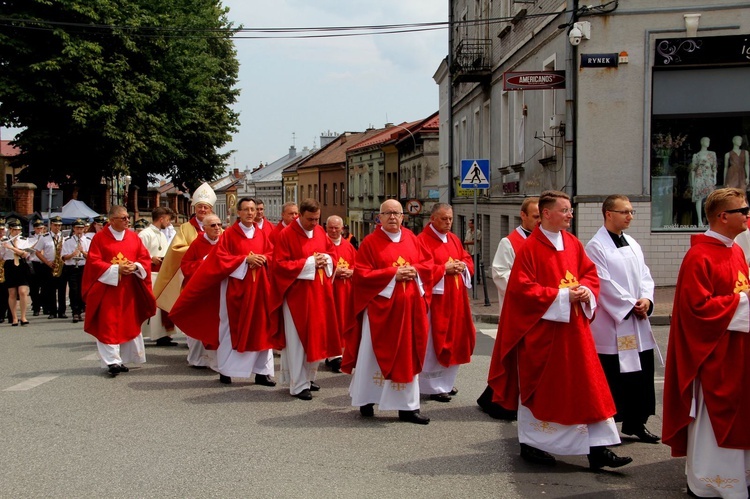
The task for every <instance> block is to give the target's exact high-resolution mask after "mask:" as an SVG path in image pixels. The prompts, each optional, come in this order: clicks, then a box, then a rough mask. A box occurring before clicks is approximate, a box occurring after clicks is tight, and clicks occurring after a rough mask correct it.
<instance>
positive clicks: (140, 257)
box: [81, 206, 156, 376]
mask: <svg viewBox="0 0 750 499" xmlns="http://www.w3.org/2000/svg"><path fill="white" fill-rule="evenodd" d="M129 221H130V220H129V217H128V212H127V210H126V209H125V207H123V206H113V207H112V208H111V209H110V210H109V225H108V226H107V227H105V228H104V229H103V230H102V231H101V232H100V233H99V234H98V235H97V237H95V238H94V239H92V240H91V246H90V248H89V254H88V258H87V259H86V266H85V267H84V271H83V281H82V284H81V289H82V297H83V300H84V302H85V303H86V317H85V319H84V323H83V330H84V331H86V332H87V333H89V334H90V335H92V336H94V337H95V338H96V346H97V349H98V351H99V357H101V359H102V367H107V369H108V371H109V374H110V375H111V376H117V375H118V374H119V373H121V372H128V370H129V369H128V367H127V366H126V365H125V363H126V362H127V363H137V364H142V363H144V362H146V351H145V349H144V347H143V336H142V335H141V324H142V323H143V321H145V320H146V319H148V318H149V317H151V316H152V315H154V314H155V313H156V302H155V301H154V295H153V293H152V292H151V256H150V255H149V253H148V251H147V250H146V248H145V247H144V246H143V243H142V242H141V240H140V239H139V238H138V235H137V234H136V233H135V232H133V231H130V230H128V224H129Z"/></svg>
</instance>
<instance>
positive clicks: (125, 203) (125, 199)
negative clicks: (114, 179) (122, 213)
mask: <svg viewBox="0 0 750 499" xmlns="http://www.w3.org/2000/svg"><path fill="white" fill-rule="evenodd" d="M132 180H133V177H131V176H130V175H125V176H124V177H122V183H123V185H124V186H125V188H124V189H123V195H122V198H123V203H122V204H123V206H125V210H126V211H127V209H128V187H130V182H131V181H132Z"/></svg>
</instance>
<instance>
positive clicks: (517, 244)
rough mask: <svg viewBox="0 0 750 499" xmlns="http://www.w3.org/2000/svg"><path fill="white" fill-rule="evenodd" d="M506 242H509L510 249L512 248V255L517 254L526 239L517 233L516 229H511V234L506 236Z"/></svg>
mask: <svg viewBox="0 0 750 499" xmlns="http://www.w3.org/2000/svg"><path fill="white" fill-rule="evenodd" d="M508 241H510V246H511V248H513V253H515V254H518V250H520V249H521V246H523V243H525V242H526V238H525V237H524V236H523V235H522V234H520V233H519V232H518V228H517V227H516V228H515V229H513V232H511V233H510V234H508Z"/></svg>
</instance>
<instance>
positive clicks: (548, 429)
mask: <svg viewBox="0 0 750 499" xmlns="http://www.w3.org/2000/svg"><path fill="white" fill-rule="evenodd" d="M531 427H532V428H533V429H534V430H535V431H538V432H540V433H555V432H556V431H557V428H555V427H554V426H552V424H551V423H549V422H547V421H539V422H538V423H531Z"/></svg>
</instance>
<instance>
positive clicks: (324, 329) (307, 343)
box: [270, 220, 341, 362]
mask: <svg viewBox="0 0 750 499" xmlns="http://www.w3.org/2000/svg"><path fill="white" fill-rule="evenodd" d="M279 225H281V224H279ZM277 228H278V226H277ZM316 253H328V254H329V255H330V256H331V260H333V261H334V262H335V261H336V259H335V255H336V249H335V247H334V245H333V243H332V242H331V240H330V239H328V236H327V235H326V233H325V231H324V230H323V228H322V227H320V226H319V225H316V226H315V229H314V230H313V237H312V238H308V237H307V234H305V231H304V230H303V229H302V227H301V226H300V224H299V223H298V222H297V221H296V220H295V221H294V222H292V223H291V224H289V225H288V226H287V227H286V228H285V229H284V230H281V231H279V232H277V233H276V243H275V244H274V246H273V266H272V273H273V289H272V297H273V303H272V305H271V307H270V310H271V311H272V312H275V313H276V314H278V316H279V317H281V307H282V304H283V302H284V299H286V300H287V304H288V305H289V310H290V312H291V314H292V320H293V321H294V327H295V328H296V329H297V334H298V335H299V339H300V342H301V343H302V346H303V347H304V349H305V356H306V358H307V362H315V361H318V360H321V359H324V358H326V357H334V356H336V355H341V340H340V337H339V326H338V323H337V322H336V312H335V307H336V306H335V304H334V301H333V282H332V279H331V278H330V277H328V276H327V275H326V273H325V270H324V269H317V271H316V275H315V278H314V279H313V280H311V281H309V280H305V279H297V276H298V275H299V273H300V272H301V271H302V268H303V267H304V266H305V262H306V261H307V258H308V257H311V256H313V255H315V254H316ZM334 266H335V264H334ZM281 324H283V320H282V321H281ZM282 341H283V340H282Z"/></svg>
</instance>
